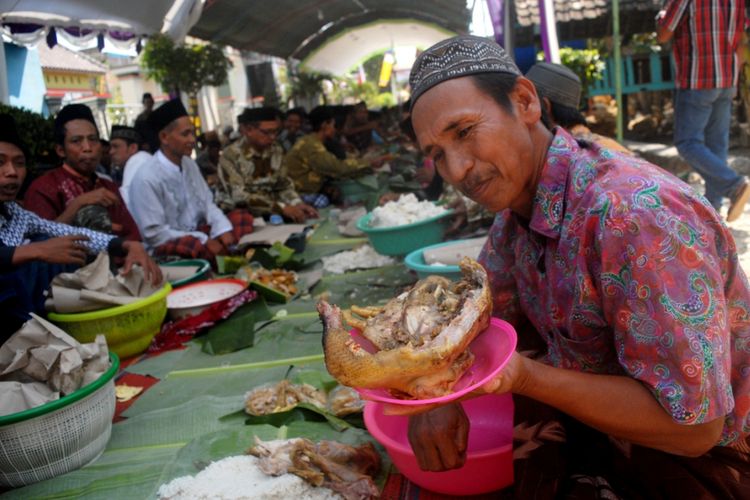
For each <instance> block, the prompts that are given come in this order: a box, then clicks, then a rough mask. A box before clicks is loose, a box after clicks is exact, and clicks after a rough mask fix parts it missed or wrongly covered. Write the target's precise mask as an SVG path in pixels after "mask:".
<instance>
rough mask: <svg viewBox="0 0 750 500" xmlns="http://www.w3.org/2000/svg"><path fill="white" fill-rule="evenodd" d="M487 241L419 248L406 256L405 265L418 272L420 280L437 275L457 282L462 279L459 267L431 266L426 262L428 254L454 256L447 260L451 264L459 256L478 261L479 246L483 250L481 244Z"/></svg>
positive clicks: (457, 241)
mask: <svg viewBox="0 0 750 500" xmlns="http://www.w3.org/2000/svg"><path fill="white" fill-rule="evenodd" d="M485 239H486V238H474V239H471V240H456V241H448V242H446V243H438V244H437V245H429V246H426V247H424V248H418V249H417V250H414V251H413V252H410V253H409V254H408V255H407V256H406V258H405V259H404V264H405V265H406V267H408V268H409V269H411V270H412V271H416V273H417V276H418V277H419V279H423V278H426V277H427V276H431V275H434V274H436V275H439V276H445V277H446V278H448V279H450V280H452V281H457V280H459V279H461V269H460V268H459V267H458V265H456V264H451V265H446V266H440V265H434V264H432V265H431V264H428V263H427V262H425V255H427V253H429V252H441V253H443V254H445V255H452V256H453V258H452V259H446V260H450V262H454V261H456V257H458V256H459V255H461V256H463V255H466V256H468V257H471V258H472V259H474V260H476V259H477V257H478V256H479V251H478V249H477V245H478V248H479V249H481V247H482V243H479V242H480V241H484V240H485ZM453 249H455V252H454V251H452V250H453ZM453 254H455V255H453Z"/></svg>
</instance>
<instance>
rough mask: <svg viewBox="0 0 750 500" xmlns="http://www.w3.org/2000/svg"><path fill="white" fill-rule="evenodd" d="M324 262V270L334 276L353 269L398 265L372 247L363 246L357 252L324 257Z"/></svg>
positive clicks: (349, 251)
mask: <svg viewBox="0 0 750 500" xmlns="http://www.w3.org/2000/svg"><path fill="white" fill-rule="evenodd" d="M322 260H323V269H324V270H325V271H327V272H329V273H334V274H342V273H345V272H346V271H351V270H352V269H368V268H371V267H380V266H388V265H391V264H395V263H396V261H395V260H394V259H392V258H391V257H386V256H385V255H380V254H379V253H377V252H376V251H375V249H374V248H372V247H371V246H370V245H362V246H361V247H359V248H357V249H355V250H348V251H346V252H339V253H337V254H334V255H329V256H328V257H323V259H322Z"/></svg>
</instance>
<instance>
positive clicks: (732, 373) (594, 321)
mask: <svg viewBox="0 0 750 500" xmlns="http://www.w3.org/2000/svg"><path fill="white" fill-rule="evenodd" d="M410 84H411V88H412V120H413V124H414V130H415V132H416V135H417V139H418V142H419V145H420V147H421V148H422V150H423V151H424V152H425V153H426V154H427V155H428V156H429V157H431V158H432V159H433V160H434V161H435V165H436V168H437V170H438V172H439V173H440V175H442V176H443V178H444V179H445V180H446V181H447V182H449V183H450V184H452V185H454V186H456V187H457V188H458V189H459V190H460V191H462V192H463V193H464V194H465V195H466V196H468V197H470V198H471V199H473V200H474V201H476V202H478V203H480V204H482V205H483V206H485V207H486V208H487V209H489V210H491V211H493V212H496V213H497V217H496V219H495V223H494V225H493V227H492V229H491V231H490V234H489V237H488V240H487V242H486V244H485V247H484V249H483V251H482V254H481V256H480V261H481V262H482V264H483V265H484V266H485V267H486V268H487V270H488V274H489V276H490V281H491V287H492V291H493V300H494V304H493V305H494V314H495V315H496V316H499V317H501V318H503V319H505V320H507V321H509V322H511V323H512V324H513V325H514V327H515V328H516V330H517V332H518V335H519V346H521V348H524V347H525V346H527V345H529V344H531V343H536V344H537V345H539V346H541V351H540V354H539V355H538V356H523V355H521V354H519V353H517V352H516V353H514V354H513V356H512V357H511V360H510V362H509V363H508V365H507V366H506V367H505V369H504V370H503V371H502V373H501V374H500V375H499V376H498V377H497V378H496V379H494V380H493V381H491V382H490V383H488V384H487V385H486V386H485V387H484V388H483V389H484V391H486V392H512V393H513V394H514V399H515V402H516V416H515V420H516V429H515V430H516V435H515V438H516V439H526V440H527V442H526V445H527V446H523V447H520V446H518V443H517V446H516V450H517V451H519V450H521V449H523V450H524V451H523V453H520V452H519V454H517V456H516V460H515V464H514V466H515V474H516V483H515V487H514V488H515V493H516V496H518V497H520V498H529V497H531V496H536V497H537V498H552V497H553V496H554V495H561V494H564V493H565V494H570V495H572V496H577V495H578V494H580V496H597V495H604V496H607V495H608V497H609V498H613V497H617V496H624V497H628V498H629V497H637V498H652V497H655V496H664V494H665V492H666V494H667V496H674V497H679V496H684V497H690V498H707V497H710V498H715V497H721V498H741V497H744V498H750V455H749V454H748V452H749V451H750V447H748V442H747V437H748V433H750V418H749V416H750V288H749V286H748V281H747V278H746V276H745V273H744V272H743V270H742V269H741V267H740V265H739V262H738V258H737V249H736V247H735V242H734V239H733V238H732V235H731V234H730V232H729V231H728V229H727V227H726V226H725V225H724V223H723V222H722V220H721V217H720V216H719V214H717V212H716V211H715V210H714V208H713V207H712V206H711V204H709V203H708V201H707V200H706V199H705V198H703V197H702V196H700V195H698V194H696V193H695V192H694V191H693V190H692V189H691V188H690V187H689V186H688V185H686V184H684V183H683V182H681V181H680V180H679V179H677V178H676V177H674V176H672V175H670V174H669V173H667V172H665V171H663V170H661V169H659V168H658V167H656V166H654V165H651V164H649V163H647V162H645V161H643V160H640V159H638V158H635V157H632V156H627V155H623V154H621V153H618V152H615V151H612V150H608V149H604V148H602V147H600V146H598V145H596V144H588V143H585V142H579V141H577V140H575V139H574V138H573V137H572V136H571V135H569V133H567V132H566V131H565V130H563V129H561V128H555V129H553V130H552V131H550V130H548V129H547V128H545V127H544V125H543V124H542V122H541V121H540V117H541V105H540V101H539V98H538V96H537V94H536V90H535V88H534V85H533V84H532V83H531V82H530V81H529V80H527V79H526V78H524V77H522V75H521V73H520V72H519V70H518V68H517V67H516V66H515V64H514V63H513V61H512V60H511V59H510V57H508V56H507V55H506V54H505V52H504V51H503V50H502V48H500V47H499V46H498V45H497V44H495V43H494V42H491V41H489V40H487V39H483V38H479V37H473V36H459V37H455V38H452V39H448V40H444V41H442V42H439V43H438V44H436V45H435V46H433V47H431V48H430V49H428V50H426V51H425V52H424V53H422V54H421V55H420V56H419V57H418V58H417V61H416V62H415V64H414V67H413V68H412V72H411V76H410ZM531 341H535V342H531ZM465 418H466V417H465V416H464V415H463V412H462V411H460V409H459V408H458V407H457V405H448V406H444V407H441V408H439V409H438V410H437V413H435V411H428V412H426V413H422V414H419V415H413V416H412V417H411V418H410V441H411V443H412V447H413V449H414V451H415V453H416V455H417V457H418V458H419V459H420V462H421V465H422V466H423V468H426V469H430V470H441V469H444V468H445V467H444V464H456V463H461V457H462V455H463V454H464V452H465V450H463V449H460V447H459V445H458V444H457V443H462V442H465V440H462V439H460V436H456V433H457V432H459V431H460V429H463V428H464V427H465V425H463V422H465ZM534 429H536V430H534ZM539 429H544V431H543V432H542V431H539ZM456 457H458V458H459V459H458V460H457V459H456Z"/></svg>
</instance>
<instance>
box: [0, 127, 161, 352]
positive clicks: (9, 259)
mask: <svg viewBox="0 0 750 500" xmlns="http://www.w3.org/2000/svg"><path fill="white" fill-rule="evenodd" d="M26 157H27V154H26V147H25V145H24V143H23V141H22V140H21V138H20V136H19V135H18V132H17V130H16V124H15V121H14V120H13V118H12V117H11V116H10V115H6V114H0V318H2V320H3V325H2V327H0V343H2V342H3V341H4V340H5V338H6V337H7V336H8V335H10V334H12V333H13V332H15V331H16V330H17V329H18V328H19V327H20V326H21V324H22V323H23V322H24V321H26V320H27V319H29V312H37V313H43V312H44V295H43V293H44V291H45V290H46V289H47V287H48V286H49V283H50V281H52V278H54V277H55V276H56V275H57V274H58V273H60V272H65V271H71V270H73V269H75V267H77V266H80V265H83V264H84V263H85V262H86V259H87V256H88V255H91V254H95V253H99V252H103V251H108V252H109V253H110V254H111V255H112V256H113V257H124V265H123V273H128V272H130V269H131V267H132V266H133V265H134V264H138V265H140V266H142V267H143V269H144V271H145V273H146V276H147V277H148V278H149V279H150V280H151V282H152V283H154V284H158V283H160V282H161V281H162V276H161V271H160V270H159V266H157V265H156V263H154V262H153V261H152V260H151V259H150V258H149V257H148V255H147V254H146V250H145V249H144V248H143V245H141V243H139V242H138V241H124V240H122V239H120V238H118V237H116V236H114V235H111V234H105V233H100V232H97V231H92V230H90V229H85V228H80V227H73V226H69V225H67V224H61V223H58V222H53V221H50V220H47V219H43V218H41V217H39V216H38V215H36V214H34V213H33V212H29V211H28V210H24V209H23V208H21V207H20V206H19V205H18V203H16V202H15V199H16V195H17V194H18V191H19V189H20V187H21V185H22V184H23V180H24V178H25V177H26Z"/></svg>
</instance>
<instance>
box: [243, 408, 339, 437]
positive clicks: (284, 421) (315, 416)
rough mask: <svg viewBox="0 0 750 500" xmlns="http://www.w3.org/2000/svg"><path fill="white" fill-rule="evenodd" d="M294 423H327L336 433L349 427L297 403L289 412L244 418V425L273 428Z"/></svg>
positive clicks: (337, 418)
mask: <svg viewBox="0 0 750 500" xmlns="http://www.w3.org/2000/svg"><path fill="white" fill-rule="evenodd" d="M296 421H305V422H328V425H330V426H331V428H332V429H334V430H336V431H343V430H344V429H348V428H349V427H351V425H349V423H348V422H347V421H346V420H344V419H341V418H339V417H337V416H336V415H334V414H332V413H329V412H327V411H326V410H325V409H323V408H320V407H319V406H315V405H314V404H311V403H297V405H295V406H294V408H292V409H290V410H286V411H280V412H276V413H269V414H268V415H248V416H247V417H246V418H245V424H246V425H258V424H268V425H272V426H274V427H281V426H282V425H288V424H290V423H292V422H296Z"/></svg>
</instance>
